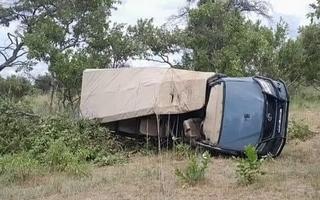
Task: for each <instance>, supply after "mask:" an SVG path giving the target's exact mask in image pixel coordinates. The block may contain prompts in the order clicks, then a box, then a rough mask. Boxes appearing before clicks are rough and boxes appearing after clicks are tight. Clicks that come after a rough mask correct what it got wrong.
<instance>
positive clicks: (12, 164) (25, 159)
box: [0, 153, 39, 183]
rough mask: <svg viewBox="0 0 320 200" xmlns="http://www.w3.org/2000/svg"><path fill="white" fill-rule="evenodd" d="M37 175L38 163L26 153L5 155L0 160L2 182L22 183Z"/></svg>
mask: <svg viewBox="0 0 320 200" xmlns="http://www.w3.org/2000/svg"><path fill="white" fill-rule="evenodd" d="M37 174H39V162H38V161H37V160H35V159H33V158H32V157H31V156H30V155H29V154H27V153H21V154H14V155H6V156H4V157H1V158H0V179H1V181H2V182H6V183H10V182H22V181H26V180H27V179H28V178H30V177H31V176H34V175H37Z"/></svg>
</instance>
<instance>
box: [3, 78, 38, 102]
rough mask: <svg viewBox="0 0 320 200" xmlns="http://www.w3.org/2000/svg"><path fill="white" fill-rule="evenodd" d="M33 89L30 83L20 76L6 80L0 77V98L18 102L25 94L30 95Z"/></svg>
mask: <svg viewBox="0 0 320 200" xmlns="http://www.w3.org/2000/svg"><path fill="white" fill-rule="evenodd" d="M32 91H33V87H32V85H31V82H30V81H29V80H28V79H27V78H24V77H21V76H10V77H8V78H6V79H4V78H2V77H0V98H1V97H2V98H10V99H15V100H19V99H21V98H22V97H23V96H25V95H27V94H31V93H32Z"/></svg>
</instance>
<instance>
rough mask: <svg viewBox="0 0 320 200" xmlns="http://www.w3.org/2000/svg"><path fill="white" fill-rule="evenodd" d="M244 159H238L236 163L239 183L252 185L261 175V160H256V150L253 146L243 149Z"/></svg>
mask: <svg viewBox="0 0 320 200" xmlns="http://www.w3.org/2000/svg"><path fill="white" fill-rule="evenodd" d="M245 155H246V158H244V159H239V160H238V163H237V169H236V173H237V176H238V179H239V182H240V183H243V184H246V185H247V184H252V183H253V182H254V181H255V180H256V178H257V176H258V175H261V174H262V172H261V170H260V167H261V164H262V161H263V160H262V159H259V158H258V154H257V150H256V148H255V147H254V146H252V145H249V146H247V147H246V148H245Z"/></svg>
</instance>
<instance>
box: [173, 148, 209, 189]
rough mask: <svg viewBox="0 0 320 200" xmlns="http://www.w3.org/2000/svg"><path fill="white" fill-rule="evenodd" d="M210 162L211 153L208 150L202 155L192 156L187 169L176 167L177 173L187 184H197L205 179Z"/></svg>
mask: <svg viewBox="0 0 320 200" xmlns="http://www.w3.org/2000/svg"><path fill="white" fill-rule="evenodd" d="M209 162H210V154H209V153H208V152H205V153H203V154H202V155H201V156H200V157H198V156H195V155H194V156H191V158H190V161H189V163H188V165H187V167H186V169H184V170H180V169H176V170H175V174H176V176H177V177H178V178H179V179H180V180H181V181H183V182H184V183H185V184H188V185H191V186H192V185H195V184H196V183H198V182H199V181H201V180H203V179H204V177H205V172H206V169H207V168H208V164H209Z"/></svg>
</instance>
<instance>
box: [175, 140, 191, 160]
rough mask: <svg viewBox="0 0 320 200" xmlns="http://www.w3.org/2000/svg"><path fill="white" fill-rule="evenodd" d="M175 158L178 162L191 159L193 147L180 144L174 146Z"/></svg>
mask: <svg viewBox="0 0 320 200" xmlns="http://www.w3.org/2000/svg"><path fill="white" fill-rule="evenodd" d="M174 151H175V157H176V159H177V160H183V159H186V158H189V157H190V156H191V155H192V154H193V152H192V150H191V146H190V145H188V144H185V143H178V144H176V145H175V146H174Z"/></svg>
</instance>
